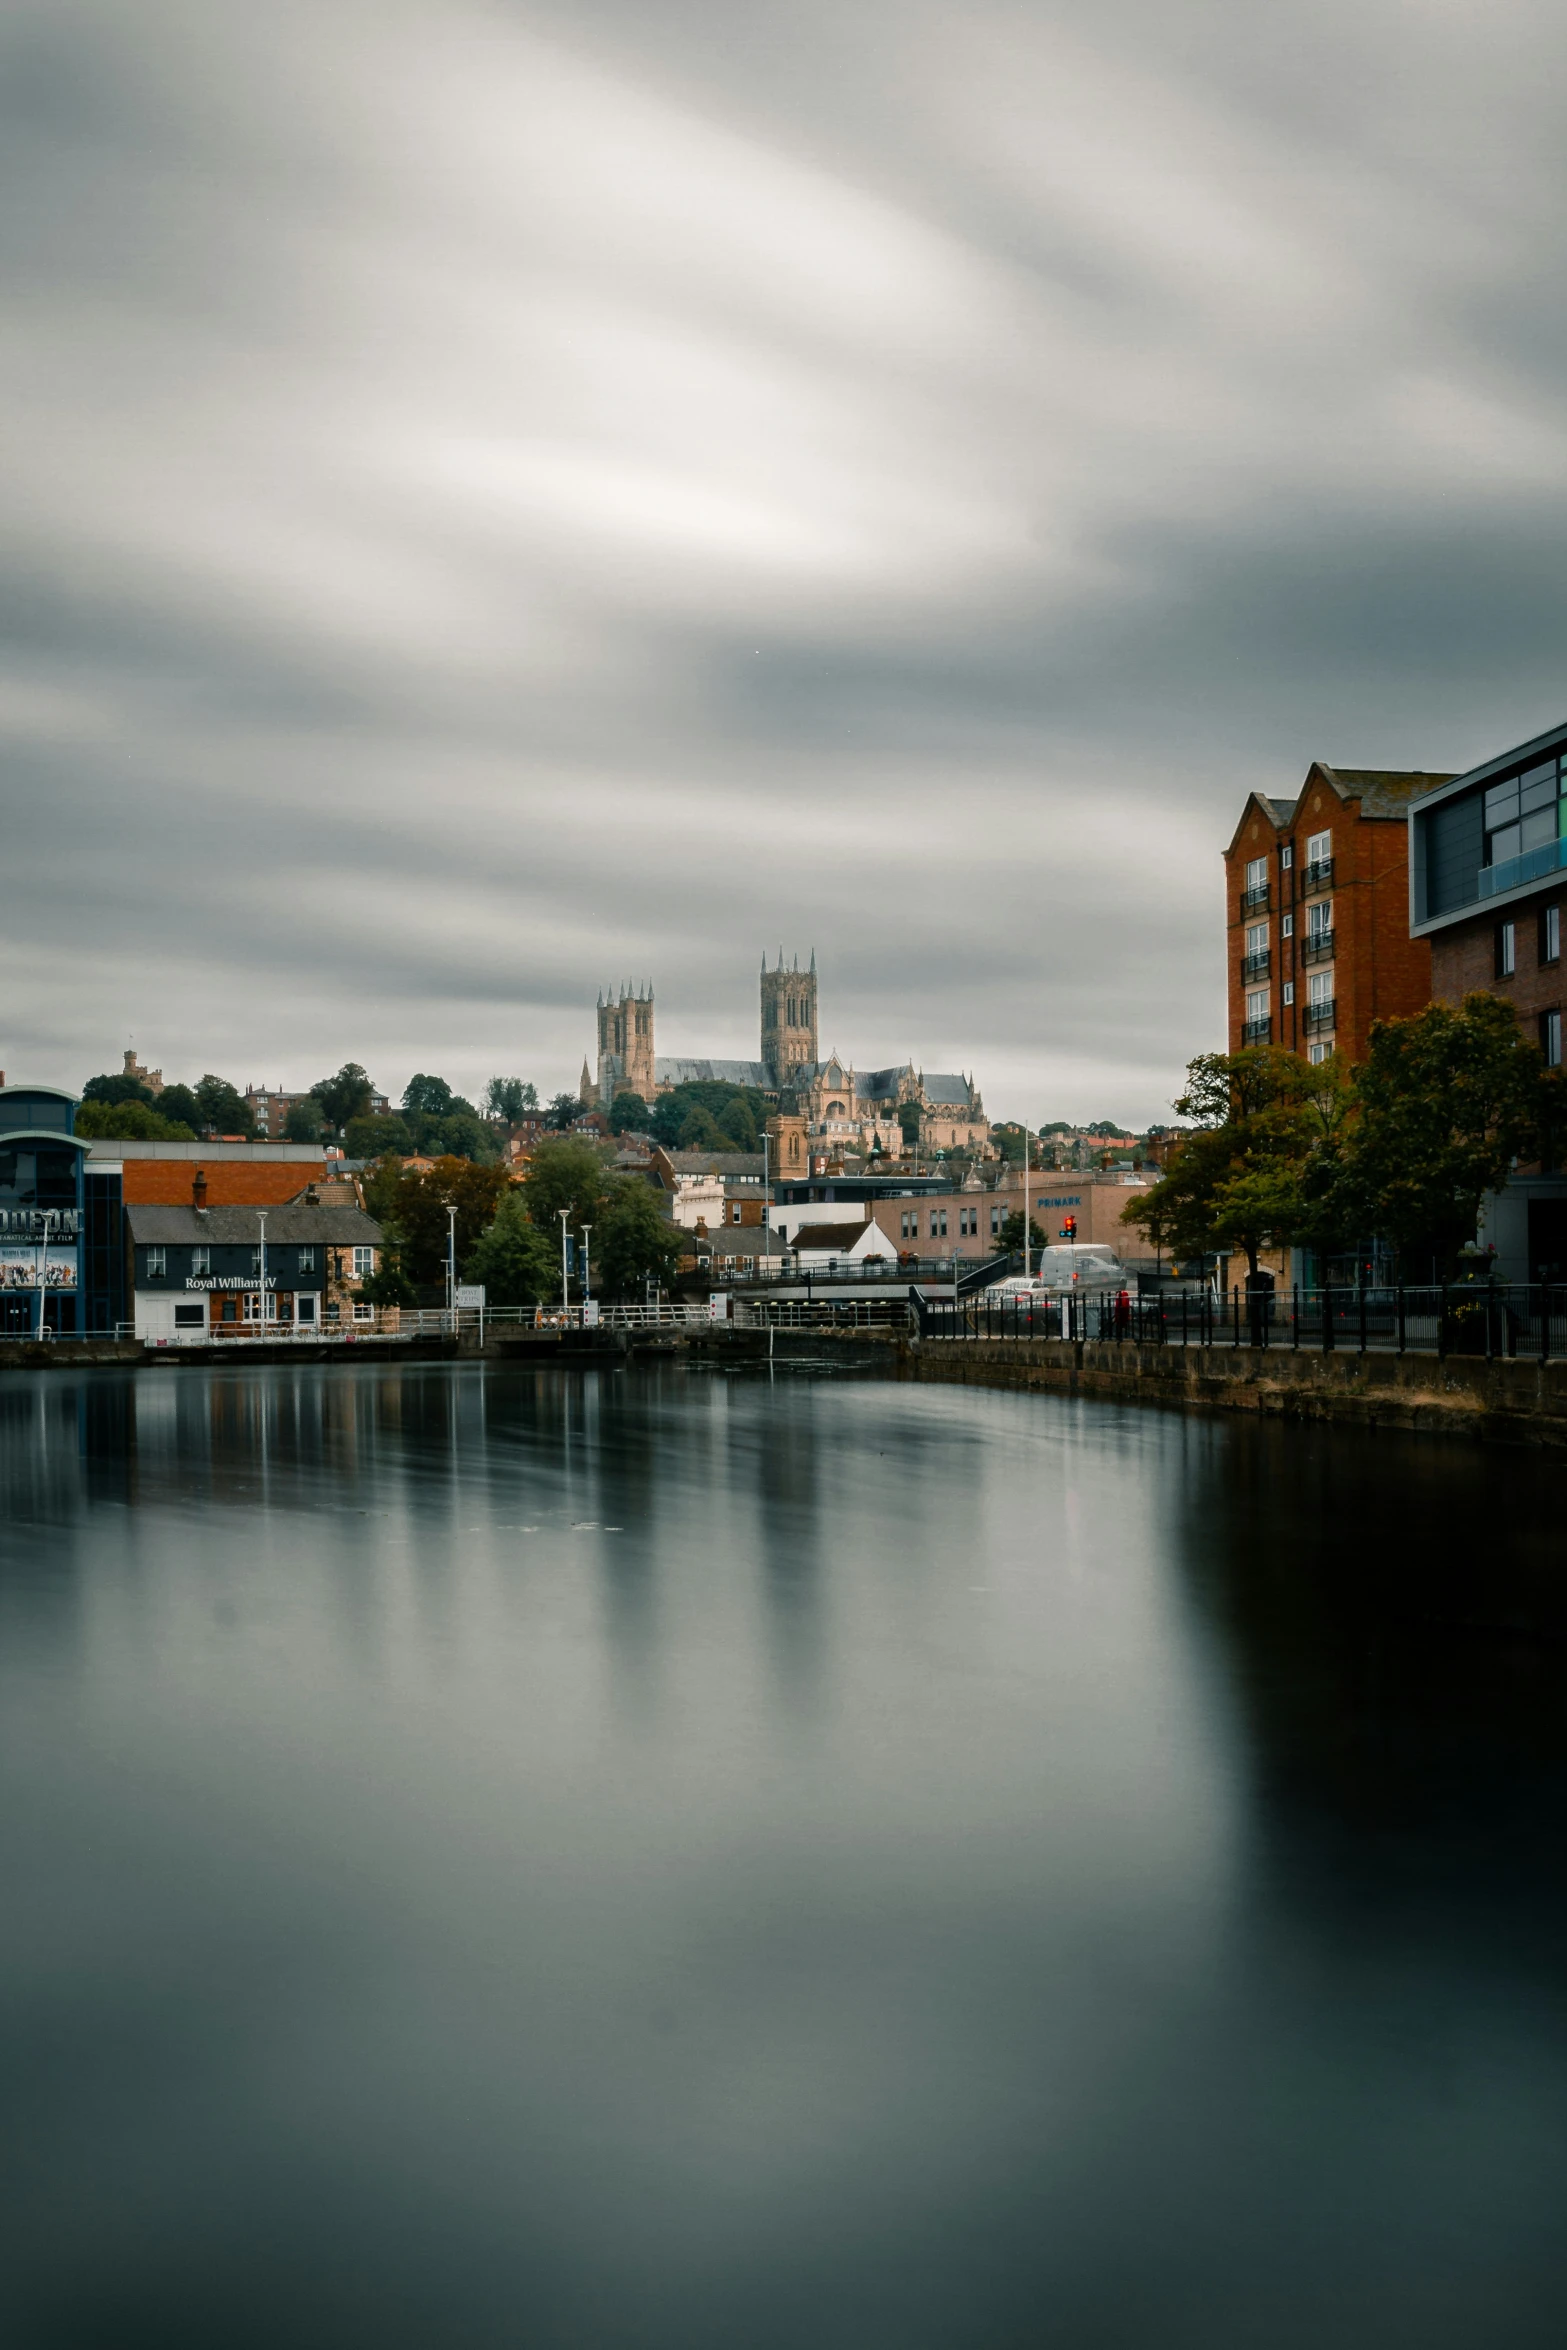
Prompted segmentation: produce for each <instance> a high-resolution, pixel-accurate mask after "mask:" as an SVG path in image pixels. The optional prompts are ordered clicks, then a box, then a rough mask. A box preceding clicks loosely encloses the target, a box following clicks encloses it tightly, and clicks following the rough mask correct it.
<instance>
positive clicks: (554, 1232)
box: [365, 1135, 690, 1306]
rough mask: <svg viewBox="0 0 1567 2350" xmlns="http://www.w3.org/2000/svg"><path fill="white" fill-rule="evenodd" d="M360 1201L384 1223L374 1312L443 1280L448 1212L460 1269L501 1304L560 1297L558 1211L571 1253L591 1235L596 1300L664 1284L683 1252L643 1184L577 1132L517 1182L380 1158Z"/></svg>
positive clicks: (479, 1171)
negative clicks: (453, 1216)
mask: <svg viewBox="0 0 1567 2350" xmlns="http://www.w3.org/2000/svg"><path fill="white" fill-rule="evenodd" d="M365 1204H366V1206H367V1207H368V1209H369V1210H370V1213H371V1214H372V1215H373V1216H375V1217H376V1218H377V1219H378V1220H379V1222H380V1224H381V1227H382V1235H383V1247H382V1265H381V1271H380V1272H379V1273H378V1274H377V1275H376V1277H375V1279H374V1281H372V1282H371V1283H369V1284H368V1285H367V1290H366V1294H367V1295H368V1296H369V1297H370V1298H371V1300H372V1302H374V1303H376V1304H380V1305H408V1304H412V1303H413V1302H414V1298H415V1294H416V1290H417V1288H418V1286H419V1285H422V1284H430V1283H434V1282H438V1281H440V1280H441V1279H442V1277H443V1274H444V1272H445V1269H446V1264H447V1249H448V1235H449V1233H450V1232H451V1230H452V1225H451V1213H450V1212H451V1211H452V1210H453V1209H455V1210H456V1228H455V1229H456V1253H457V1265H458V1270H459V1273H460V1274H461V1277H462V1278H463V1279H464V1280H465V1281H482V1282H483V1284H484V1286H485V1290H486V1293H487V1299H488V1302H489V1304H491V1305H497V1306H500V1305H505V1306H531V1305H539V1304H545V1303H548V1302H549V1301H551V1300H552V1299H555V1298H558V1297H559V1295H560V1290H561V1225H560V1214H561V1211H562V1209H564V1210H565V1214H566V1229H567V1233H568V1235H569V1237H570V1240H571V1242H572V1245H573V1249H575V1246H576V1243H577V1241H578V1240H579V1239H580V1237H581V1234H582V1230H583V1227H584V1226H588V1227H589V1228H590V1232H591V1238H590V1240H589V1244H588V1246H589V1256H590V1260H591V1265H592V1274H593V1288H594V1292H595V1294H596V1295H602V1296H610V1297H617V1296H635V1295H637V1294H639V1293H640V1292H641V1290H642V1287H643V1285H644V1283H645V1282H646V1281H647V1280H648V1279H649V1278H652V1279H654V1280H657V1281H660V1282H667V1281H669V1280H671V1279H672V1278H673V1276H674V1272H675V1268H676V1265H677V1262H678V1260H679V1258H680V1256H681V1254H682V1252H683V1250H684V1249H686V1248H688V1247H689V1245H690V1242H689V1238H688V1237H687V1236H686V1235H684V1234H682V1233H680V1232H679V1231H678V1230H677V1229H676V1228H675V1227H674V1226H673V1225H671V1224H670V1223H669V1221H668V1220H667V1218H666V1217H665V1216H664V1215H663V1213H662V1211H661V1209H660V1207H659V1203H658V1200H657V1199H656V1197H655V1196H654V1194H653V1192H652V1191H651V1190H650V1188H649V1187H648V1185H647V1184H646V1183H643V1182H641V1181H639V1180H638V1179H637V1178H636V1177H634V1176H628V1175H622V1174H618V1173H617V1172H616V1171H615V1169H614V1168H613V1167H611V1166H609V1165H608V1164H607V1163H606V1157H605V1154H604V1152H603V1150H602V1148H601V1147H600V1146H596V1145H595V1144H593V1143H592V1142H589V1141H587V1140H586V1139H585V1138H582V1137H578V1136H576V1135H561V1136H559V1137H551V1139H550V1140H548V1141H545V1142H541V1143H540V1144H539V1146H538V1148H537V1149H536V1151H535V1152H534V1155H533V1159H532V1161H531V1163H530V1165H529V1169H528V1174H527V1178H526V1180H525V1181H524V1182H522V1183H520V1184H519V1183H512V1182H511V1181H509V1179H508V1177H507V1175H506V1173H505V1170H504V1169H503V1168H500V1167H498V1166H484V1165H478V1164H475V1163H474V1162H473V1161H471V1160H465V1159H461V1158H458V1157H455V1156H451V1157H443V1158H439V1159H437V1160H436V1162H435V1165H434V1166H433V1167H431V1168H428V1169H425V1170H420V1169H415V1168H406V1167H401V1166H399V1165H398V1163H397V1161H396V1160H395V1159H388V1160H385V1161H383V1162H382V1163H381V1165H380V1166H378V1167H376V1168H375V1169H374V1170H373V1171H372V1173H371V1175H370V1177H369V1180H368V1181H367V1183H366V1185H365Z"/></svg>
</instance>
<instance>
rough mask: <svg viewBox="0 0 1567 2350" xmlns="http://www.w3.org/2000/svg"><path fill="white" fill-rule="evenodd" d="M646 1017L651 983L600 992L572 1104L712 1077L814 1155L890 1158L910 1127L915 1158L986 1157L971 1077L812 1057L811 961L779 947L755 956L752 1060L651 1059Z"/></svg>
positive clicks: (599, 1102)
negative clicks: (593, 1033)
mask: <svg viewBox="0 0 1567 2350" xmlns="http://www.w3.org/2000/svg"><path fill="white" fill-rule="evenodd" d="M653 1013H654V1004H653V986H652V982H651V980H649V981H646V982H643V983H640V984H635V985H634V984H632V983H630V982H628V983H627V984H625V985H624V986H621V987H620V988H618V989H610V990H607V991H606V992H605V993H603V994H601V995H600V997H599V1001H598V1069H597V1075H596V1077H594V1076H593V1075H591V1074H590V1072H589V1070H588V1067H587V1064H586V1062H584V1064H583V1071H582V1085H581V1092H582V1098H583V1100H584V1101H585V1102H587V1103H588V1104H589V1105H590V1107H597V1108H600V1109H606V1110H607V1109H608V1108H609V1106H610V1104H611V1102H613V1100H614V1098H615V1096H616V1095H617V1094H618V1093H634V1094H638V1095H640V1097H641V1099H642V1100H643V1101H645V1102H652V1101H654V1100H655V1099H656V1098H657V1096H658V1095H659V1094H661V1093H667V1092H669V1090H670V1089H671V1088H672V1087H673V1086H676V1085H689V1084H692V1083H695V1082H698V1081H702V1080H706V1081H713V1080H716V1081H718V1082H719V1083H721V1084H725V1085H744V1086H749V1087H751V1088H753V1089H754V1090H755V1091H757V1092H758V1093H764V1094H766V1095H767V1097H768V1099H769V1101H771V1102H773V1103H775V1104H776V1105H777V1107H778V1109H779V1110H780V1111H782V1112H784V1113H786V1114H787V1115H788V1116H789V1117H790V1118H791V1119H796V1120H801V1121H803V1123H804V1128H805V1134H806V1137H807V1139H808V1142H809V1145H810V1147H811V1148H812V1149H814V1150H821V1149H824V1148H825V1149H827V1150H835V1151H844V1150H848V1151H859V1152H869V1151H873V1150H877V1149H880V1150H884V1151H890V1152H892V1153H893V1154H896V1153H897V1152H898V1151H899V1150H901V1149H902V1148H903V1147H904V1140H905V1131H904V1130H905V1127H906V1126H909V1125H913V1124H914V1123H915V1122H916V1120H917V1123H918V1129H919V1148H920V1150H921V1151H923V1152H931V1151H939V1150H981V1151H986V1152H988V1150H989V1147H990V1121H989V1120H988V1119H987V1117H986V1116H985V1105H984V1103H983V1101H982V1100H981V1098H980V1094H979V1089H978V1087H977V1086H976V1085H975V1083H974V1080H973V1078H972V1077H971V1076H965V1075H963V1074H961V1073H958V1072H955V1071H927V1070H925V1069H923V1068H917V1067H916V1066H915V1064H914V1062H913V1061H912V1060H911V1061H905V1062H903V1063H901V1064H899V1065H895V1066H894V1067H891V1068H887V1069H857V1068H856V1067H855V1065H854V1063H853V1061H852V1060H845V1059H844V1058H843V1057H842V1055H841V1054H838V1053H829V1054H828V1056H827V1058H826V1059H825V1060H823V1059H822V1057H821V1043H820V1030H819V1026H818V1018H817V995H816V957H815V955H814V954H813V955H812V956H811V957H810V959H809V961H808V963H807V964H806V967H805V968H804V970H802V969H801V967H800V959H799V957H798V955H796V956H795V958H794V960H793V961H792V962H788V963H786V962H785V960H784V953H783V949H782V948H781V947H780V948H779V950H778V961H777V963H776V964H775V965H772V966H771V967H770V966H769V964H768V961H767V957H766V955H765V954H764V955H763V957H762V982H761V1035H760V1039H759V1041H760V1044H761V1048H762V1049H761V1057H760V1059H758V1060H755V1061H713V1060H693V1059H686V1058H682V1057H678V1056H677V1057H674V1058H670V1057H668V1056H664V1055H660V1054H657V1053H655V1051H654V1044H653Z"/></svg>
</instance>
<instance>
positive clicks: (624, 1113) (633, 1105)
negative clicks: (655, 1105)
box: [609, 1091, 652, 1134]
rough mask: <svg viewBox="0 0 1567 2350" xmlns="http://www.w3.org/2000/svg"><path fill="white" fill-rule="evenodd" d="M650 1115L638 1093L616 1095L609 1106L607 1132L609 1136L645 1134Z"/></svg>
mask: <svg viewBox="0 0 1567 2350" xmlns="http://www.w3.org/2000/svg"><path fill="white" fill-rule="evenodd" d="M651 1114H652V1113H651V1112H650V1111H649V1109H648V1106H647V1103H646V1102H645V1101H644V1100H643V1099H642V1096H641V1095H640V1094H639V1093H631V1092H629V1091H627V1092H625V1093H617V1094H616V1096H615V1098H614V1100H613V1101H612V1102H611V1103H610V1105H609V1130H610V1132H611V1134H645V1133H646V1132H647V1130H648V1120H649V1118H650V1116H651Z"/></svg>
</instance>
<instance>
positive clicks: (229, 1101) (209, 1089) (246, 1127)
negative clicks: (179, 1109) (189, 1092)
mask: <svg viewBox="0 0 1567 2350" xmlns="http://www.w3.org/2000/svg"><path fill="white" fill-rule="evenodd" d="M196 1107H197V1109H198V1110H199V1111H200V1112H201V1131H202V1132H203V1133H204V1134H218V1135H237V1136H238V1137H239V1139H240V1140H241V1141H246V1140H249V1139H250V1138H251V1137H252V1136H253V1135H254V1134H255V1131H256V1126H255V1120H254V1119H253V1118H252V1117H251V1114H250V1111H249V1110H248V1109H247V1107H246V1105H245V1097H244V1095H243V1094H242V1093H241V1092H240V1090H239V1088H238V1086H235V1085H230V1083H229V1082H228V1079H227V1078H226V1077H214V1076H213V1075H212V1073H211V1071H210V1070H209V1071H208V1073H207V1075H206V1076H205V1077H204V1078H203V1079H202V1081H201V1083H200V1084H199V1085H198V1086H197V1088H196Z"/></svg>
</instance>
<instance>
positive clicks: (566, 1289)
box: [555, 1208, 571, 1314]
mask: <svg viewBox="0 0 1567 2350" xmlns="http://www.w3.org/2000/svg"><path fill="white" fill-rule="evenodd" d="M555 1213H556V1215H557V1216H559V1218H560V1303H561V1311H562V1312H563V1313H567V1314H569V1313H570V1311H571V1266H570V1263H569V1261H568V1259H567V1254H566V1251H567V1249H568V1247H569V1246H570V1243H569V1242H568V1240H567V1238H566V1223H567V1219H568V1218H569V1216H570V1214H571V1210H570V1209H569V1208H557V1209H556V1210H555Z"/></svg>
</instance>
